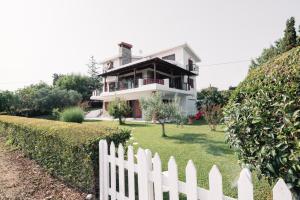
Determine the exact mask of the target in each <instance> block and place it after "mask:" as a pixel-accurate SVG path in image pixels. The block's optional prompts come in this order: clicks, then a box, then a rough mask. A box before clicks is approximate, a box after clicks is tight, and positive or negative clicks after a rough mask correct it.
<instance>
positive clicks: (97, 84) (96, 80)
mask: <svg viewBox="0 0 300 200" xmlns="http://www.w3.org/2000/svg"><path fill="white" fill-rule="evenodd" d="M97 65H98V63H97V62H96V60H95V58H94V56H91V57H90V60H89V63H88V64H87V67H88V74H89V75H90V77H91V79H92V88H93V89H94V90H95V89H98V90H102V78H101V77H100V76H99V72H98V69H99V67H97Z"/></svg>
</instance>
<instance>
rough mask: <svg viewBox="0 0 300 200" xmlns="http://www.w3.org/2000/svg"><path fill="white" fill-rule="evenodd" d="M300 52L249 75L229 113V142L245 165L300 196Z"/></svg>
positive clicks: (296, 50) (226, 122)
mask: <svg viewBox="0 0 300 200" xmlns="http://www.w3.org/2000/svg"><path fill="white" fill-rule="evenodd" d="M299 83H300V47H297V48H294V49H292V50H291V51H289V52H286V53H284V54H282V55H280V56H279V57H276V58H275V59H274V60H272V61H269V62H267V63H266V64H264V65H262V66H260V67H259V68H256V69H254V70H251V72H250V73H249V75H248V77H247V78H246V80H244V81H243V82H242V83H241V84H240V85H239V86H238V88H237V89H236V90H235V92H234V93H233V94H232V96H231V99H230V101H229V104H228V105H227V107H226V109H225V112H224V114H225V124H226V126H227V140H228V142H229V144H230V145H231V146H232V147H234V148H235V149H236V151H237V153H238V156H239V159H240V161H241V162H242V163H245V164H247V165H249V166H250V167H251V168H252V169H257V171H258V172H259V173H260V174H262V175H265V176H266V177H267V178H268V179H269V181H270V182H272V181H275V180H276V179H277V178H279V177H282V178H283V179H284V180H285V181H286V182H287V183H289V184H290V185H291V186H292V188H293V190H294V191H296V192H298V193H299V192H300V145H299V137H300V84H299Z"/></svg>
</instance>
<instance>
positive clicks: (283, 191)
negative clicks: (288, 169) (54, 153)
mask: <svg viewBox="0 0 300 200" xmlns="http://www.w3.org/2000/svg"><path fill="white" fill-rule="evenodd" d="M282 199H284V200H292V193H291V191H290V190H289V188H288V187H287V185H286V184H285V182H284V180H283V179H281V178H280V179H279V180H278V181H277V183H276V185H275V186H274V188H273V200H282Z"/></svg>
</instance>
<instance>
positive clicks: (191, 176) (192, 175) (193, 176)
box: [185, 160, 198, 200]
mask: <svg viewBox="0 0 300 200" xmlns="http://www.w3.org/2000/svg"><path fill="white" fill-rule="evenodd" d="M185 176H186V186H187V187H186V197H187V200H197V199H198V193H197V170H196V168H195V166H194V163H193V161H191V160H189V162H188V164H187V166H186V168H185Z"/></svg>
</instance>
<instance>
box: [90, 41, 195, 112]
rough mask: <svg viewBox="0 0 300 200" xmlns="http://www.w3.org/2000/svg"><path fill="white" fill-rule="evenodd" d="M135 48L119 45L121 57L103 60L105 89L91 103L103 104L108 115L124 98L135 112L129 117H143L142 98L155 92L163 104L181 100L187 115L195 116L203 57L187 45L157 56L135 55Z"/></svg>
mask: <svg viewBox="0 0 300 200" xmlns="http://www.w3.org/2000/svg"><path fill="white" fill-rule="evenodd" d="M131 48H132V45H130V44H127V43H125V42H122V43H120V44H119V54H118V55H117V56H115V57H112V58H109V59H106V60H104V61H103V62H102V63H101V64H102V73H101V74H100V75H99V76H101V77H103V90H102V92H100V91H99V90H95V91H94V92H93V95H92V97H91V99H92V100H102V101H103V115H104V116H108V113H107V108H108V104H109V102H110V101H113V100H114V99H115V98H121V99H123V100H126V101H128V103H129V105H130V106H131V108H132V113H131V115H130V116H128V117H132V118H143V113H142V110H141V108H140V100H141V98H143V97H144V98H146V97H148V96H150V95H151V94H152V93H153V92H161V93H162V95H163V98H164V101H172V100H174V98H175V96H178V97H179V99H180V108H181V110H182V112H183V113H184V114H185V115H189V114H195V113H196V112H197V110H196V98H197V96H196V95H197V90H196V85H197V84H196V76H197V75H198V66H197V65H196V63H198V62H200V58H199V57H198V56H197V55H196V53H195V52H194V51H193V50H192V49H191V48H190V47H189V45H188V44H183V45H179V46H176V47H173V48H170V49H166V50H163V51H159V52H157V53H154V54H151V55H148V56H145V57H139V56H133V55H132V52H131Z"/></svg>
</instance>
